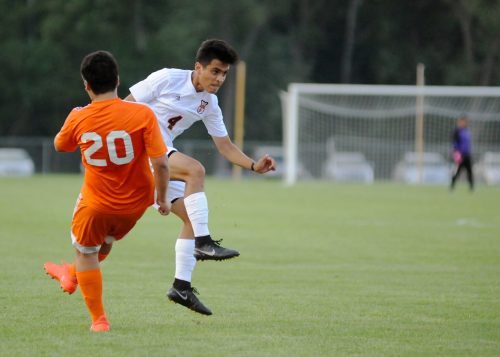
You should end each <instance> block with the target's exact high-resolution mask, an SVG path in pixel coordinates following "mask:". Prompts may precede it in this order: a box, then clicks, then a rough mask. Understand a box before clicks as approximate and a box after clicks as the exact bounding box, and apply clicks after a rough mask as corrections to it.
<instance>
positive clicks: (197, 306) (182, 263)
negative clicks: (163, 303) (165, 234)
mask: <svg viewBox="0 0 500 357" xmlns="http://www.w3.org/2000/svg"><path fill="white" fill-rule="evenodd" d="M183 194H184V183H182V182H179V181H172V182H170V184H169V188H168V199H169V201H170V202H171V203H172V208H171V211H172V212H173V213H174V214H175V215H177V216H178V217H179V218H180V219H181V220H182V229H181V232H180V234H179V237H178V239H177V241H176V243H175V278H174V282H173V284H172V287H171V288H170V289H169V290H168V292H167V297H168V299H169V300H171V301H174V302H176V303H179V304H181V305H184V306H186V307H187V308H189V309H191V310H193V311H196V312H198V313H200V314H204V315H211V314H212V312H211V311H210V309H208V308H207V307H206V306H204V305H203V304H202V303H201V302H200V301H199V300H198V298H197V297H196V295H194V292H195V289H194V288H193V287H192V286H191V280H192V274H193V270H194V268H195V266H196V259H195V257H194V245H195V242H194V232H193V229H192V227H191V222H190V221H189V217H188V215H187V212H186V208H185V206H184V202H183V201H184V199H183V198H182V196H183Z"/></svg>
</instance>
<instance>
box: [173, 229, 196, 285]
mask: <svg viewBox="0 0 500 357" xmlns="http://www.w3.org/2000/svg"><path fill="white" fill-rule="evenodd" d="M195 265H196V258H195V257H194V239H181V238H179V239H177V242H175V278H176V279H180V280H184V281H189V282H191V275H192V273H193V270H194V266H195Z"/></svg>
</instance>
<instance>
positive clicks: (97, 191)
mask: <svg viewBox="0 0 500 357" xmlns="http://www.w3.org/2000/svg"><path fill="white" fill-rule="evenodd" d="M54 143H55V145H56V147H57V149H58V150H59V151H75V150H76V148H77V147H78V146H80V151H81V153H82V162H83V164H84V166H85V178H84V182H83V186H82V191H81V194H82V200H83V201H84V202H85V204H87V205H89V206H90V207H92V208H94V209H95V210H97V211H100V212H103V213H133V212H137V211H139V210H143V209H144V208H145V207H147V206H150V205H151V204H153V203H154V189H155V187H154V178H153V175H152V173H151V169H150V167H149V160H148V157H160V156H162V155H165V154H166V151H167V148H166V146H165V144H164V142H163V139H162V136H161V133H160V129H159V126H158V122H157V120H156V117H155V115H154V113H153V111H152V110H151V109H149V108H148V107H147V106H145V105H143V104H139V103H133V102H127V101H123V100H121V99H119V98H115V99H110V100H103V101H95V102H92V103H91V104H89V105H87V106H86V107H83V108H75V109H73V110H72V111H71V113H70V114H69V115H68V117H67V118H66V121H65V122H64V125H63V127H62V128H61V130H60V131H59V133H58V134H57V136H56V138H55V140H54Z"/></svg>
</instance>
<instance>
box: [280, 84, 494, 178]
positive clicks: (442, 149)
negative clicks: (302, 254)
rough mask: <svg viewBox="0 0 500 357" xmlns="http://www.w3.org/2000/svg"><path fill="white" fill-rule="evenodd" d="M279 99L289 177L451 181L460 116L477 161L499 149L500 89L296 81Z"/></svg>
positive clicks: (286, 173) (286, 171) (287, 176)
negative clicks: (464, 119) (466, 125)
mask: <svg viewBox="0 0 500 357" xmlns="http://www.w3.org/2000/svg"><path fill="white" fill-rule="evenodd" d="M281 99H282V104H283V118H284V122H283V124H284V125H283V128H284V161H285V170H284V171H285V172H284V179H285V182H286V183H287V184H294V183H295V182H296V181H297V180H299V179H334V180H338V181H341V180H345V181H361V182H372V181H373V180H374V179H375V180H388V179H398V180H403V181H406V182H414V183H422V182H423V183H426V182H429V183H444V182H448V179H449V175H450V166H451V164H450V163H451V162H450V154H451V135H452V131H453V129H454V127H455V124H456V120H457V119H458V118H459V117H460V116H467V117H468V118H469V128H470V130H471V133H472V154H473V159H474V160H475V161H479V160H480V158H481V157H482V156H483V155H484V154H486V153H490V152H500V88H493V87H446V86H444V87H439V86H419V87H418V86H388V85H334V84H331V85H330V84H300V83H292V84H290V85H289V88H288V92H286V93H282V96H281Z"/></svg>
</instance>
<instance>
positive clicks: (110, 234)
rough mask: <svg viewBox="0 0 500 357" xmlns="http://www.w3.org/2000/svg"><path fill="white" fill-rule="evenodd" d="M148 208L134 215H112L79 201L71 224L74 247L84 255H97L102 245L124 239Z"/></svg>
mask: <svg viewBox="0 0 500 357" xmlns="http://www.w3.org/2000/svg"><path fill="white" fill-rule="evenodd" d="M145 211H146V208H144V210H141V211H139V212H135V213H132V214H110V213H102V212H100V211H97V210H95V209H93V208H91V207H89V206H87V205H86V204H85V203H83V202H82V200H80V198H79V199H78V201H77V205H76V207H75V211H74V213H73V222H72V223H71V240H72V242H73V246H74V247H75V248H76V249H78V250H79V251H80V252H82V253H84V254H90V253H96V252H98V251H99V249H100V248H101V245H102V244H103V243H104V242H106V243H112V242H113V241H115V240H120V239H122V238H123V237H124V236H125V235H126V234H127V233H128V232H130V230H131V229H132V228H134V226H135V224H136V223H137V221H138V220H139V219H140V218H141V217H142V215H143V214H144V212H145Z"/></svg>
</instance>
